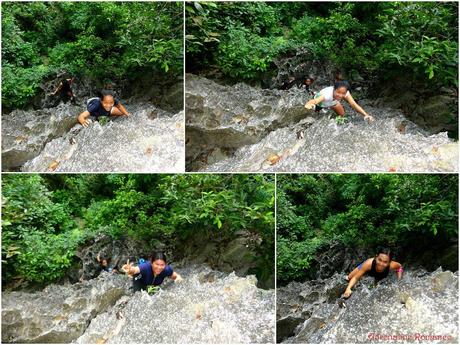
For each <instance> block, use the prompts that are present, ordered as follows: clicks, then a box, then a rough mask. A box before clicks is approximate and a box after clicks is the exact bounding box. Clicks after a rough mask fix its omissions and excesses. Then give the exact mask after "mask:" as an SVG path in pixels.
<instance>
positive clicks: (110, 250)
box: [76, 235, 169, 280]
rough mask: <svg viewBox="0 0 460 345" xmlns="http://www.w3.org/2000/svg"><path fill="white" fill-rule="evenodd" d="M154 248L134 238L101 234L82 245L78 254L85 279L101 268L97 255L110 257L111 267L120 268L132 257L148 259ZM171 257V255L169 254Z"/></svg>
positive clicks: (109, 263) (81, 275)
mask: <svg viewBox="0 0 460 345" xmlns="http://www.w3.org/2000/svg"><path fill="white" fill-rule="evenodd" d="M151 251H152V249H151V248H150V247H148V246H146V244H145V243H143V242H136V241H133V240H132V239H122V240H118V239H113V238H111V237H110V236H106V235H104V236H99V237H97V238H95V239H94V240H93V241H91V243H87V244H86V245H84V246H82V247H80V248H79V249H78V251H77V253H76V256H77V257H78V258H79V259H80V260H81V274H80V277H82V278H83V279H85V280H88V279H92V278H94V277H96V276H97V275H98V274H99V273H100V271H101V269H100V266H99V263H98V262H97V260H96V257H97V256H98V255H99V256H100V258H106V259H108V261H109V262H108V265H109V267H117V268H118V270H119V269H120V268H121V266H122V265H124V264H125V263H126V261H127V260H128V259H130V258H131V261H132V260H133V259H132V258H134V259H136V260H138V259H139V258H144V259H147V257H148V255H149V254H150V252H151ZM168 258H169V256H168Z"/></svg>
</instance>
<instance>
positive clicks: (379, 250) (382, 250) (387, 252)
mask: <svg viewBox="0 0 460 345" xmlns="http://www.w3.org/2000/svg"><path fill="white" fill-rule="evenodd" d="M380 254H385V255H388V257H389V258H390V261H391V260H392V259H393V251H392V250H391V249H390V248H388V247H379V248H377V254H376V255H375V257H377V256H379V255H380Z"/></svg>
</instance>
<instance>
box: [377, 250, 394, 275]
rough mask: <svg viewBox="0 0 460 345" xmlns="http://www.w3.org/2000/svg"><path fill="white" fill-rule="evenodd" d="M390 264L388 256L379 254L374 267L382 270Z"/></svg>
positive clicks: (378, 270) (379, 270)
mask: <svg viewBox="0 0 460 345" xmlns="http://www.w3.org/2000/svg"><path fill="white" fill-rule="evenodd" d="M389 265H390V257H389V256H388V255H386V254H379V255H378V256H377V258H376V259H375V269H376V270H377V272H383V271H384V270H385V269H386V268H387V267H388V266H389Z"/></svg>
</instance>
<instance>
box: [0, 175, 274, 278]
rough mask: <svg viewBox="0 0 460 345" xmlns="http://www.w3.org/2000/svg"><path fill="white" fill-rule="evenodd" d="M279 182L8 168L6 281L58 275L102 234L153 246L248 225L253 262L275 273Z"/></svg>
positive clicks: (4, 223)
mask: <svg viewBox="0 0 460 345" xmlns="http://www.w3.org/2000/svg"><path fill="white" fill-rule="evenodd" d="M274 188H275V182H274V176H273V175H255V174H254V175H243V174H238V175H218V174H214V175H204V174H203V175H124V174H113V175H111V174H109V175H107V174H83V175H63V174H43V175H36V174H4V175H3V178H2V281H3V282H4V283H5V282H9V281H11V280H12V279H23V280H25V281H29V282H38V283H42V282H47V283H48V282H52V281H56V280H58V279H59V278H61V277H63V276H64V275H65V274H66V270H67V268H69V267H70V266H71V265H72V263H73V260H74V258H75V252H76V250H77V247H78V246H79V245H80V244H82V243H84V242H85V241H87V240H89V239H92V238H94V237H95V236H96V235H98V234H107V235H110V236H112V237H114V238H126V237H131V238H133V239H138V240H143V241H145V242H146V243H148V244H150V243H152V245H154V243H155V241H156V240H158V239H159V238H160V239H161V238H163V237H164V236H167V237H168V238H171V239H172V241H174V239H175V238H178V239H186V238H187V237H189V236H198V237H200V238H202V239H203V241H206V239H207V238H209V237H210V236H211V235H212V234H216V233H217V234H218V235H219V236H220V237H221V238H223V239H225V238H227V239H232V238H234V237H235V235H234V233H235V232H236V231H240V230H245V231H248V232H250V233H251V234H252V235H251V236H254V237H256V238H258V239H259V241H260V245H258V246H257V248H256V249H255V251H256V252H257V258H255V260H256V261H257V262H258V263H259V264H260V267H265V269H267V270H270V272H272V271H273V262H274V255H275V253H274V217H275V216H274V203H275V197H274ZM172 244H173V245H174V243H172Z"/></svg>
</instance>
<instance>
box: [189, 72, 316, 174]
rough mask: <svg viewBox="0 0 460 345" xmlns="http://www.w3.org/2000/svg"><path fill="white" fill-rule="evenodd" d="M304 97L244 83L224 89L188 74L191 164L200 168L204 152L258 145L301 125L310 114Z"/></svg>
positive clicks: (296, 93) (224, 87) (300, 94)
mask: <svg viewBox="0 0 460 345" xmlns="http://www.w3.org/2000/svg"><path fill="white" fill-rule="evenodd" d="M304 96H305V95H304V94H302V93H300V92H283V91H278V90H260V89H255V88H252V87H250V86H248V85H246V84H243V83H240V84H236V85H234V86H232V87H229V86H223V85H219V84H217V83H215V82H213V81H211V80H208V79H205V78H202V77H198V76H195V75H192V74H187V76H186V94H185V102H186V109H187V112H186V113H187V116H186V127H187V130H186V137H187V141H186V142H187V148H186V152H187V161H188V163H189V164H192V166H198V165H197V164H199V163H198V162H197V161H198V160H200V159H203V158H206V157H203V152H207V154H209V152H210V151H212V150H213V149H216V148H225V149H237V148H239V147H242V146H244V145H249V144H255V143H258V142H259V141H260V140H261V139H262V138H264V137H265V136H266V135H267V134H268V133H270V132H271V131H274V130H275V129H277V128H280V127H284V126H287V125H288V124H291V123H297V122H298V121H300V120H301V119H303V118H305V117H306V114H307V110H306V109H305V108H304ZM313 115H314V114H313Z"/></svg>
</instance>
